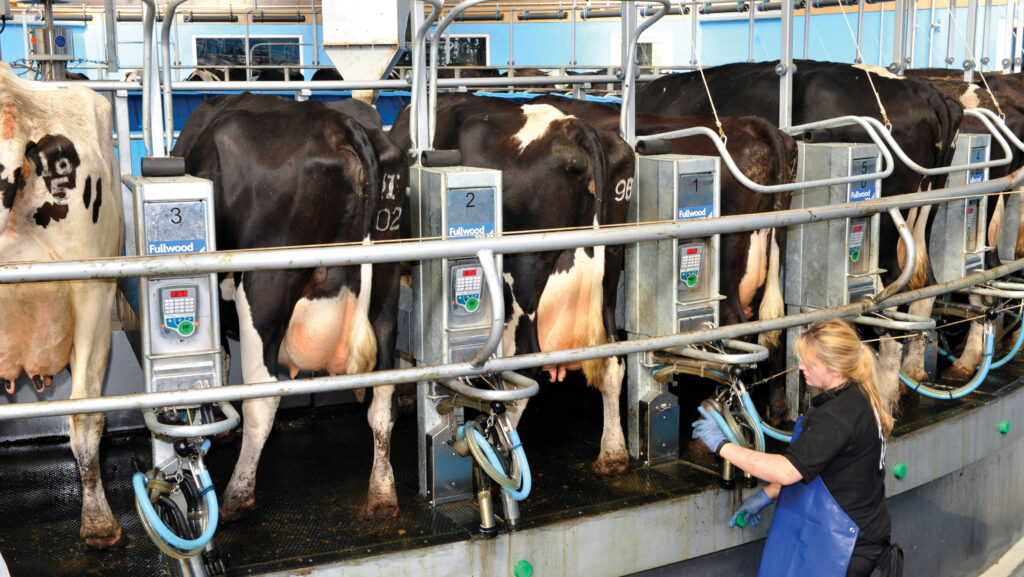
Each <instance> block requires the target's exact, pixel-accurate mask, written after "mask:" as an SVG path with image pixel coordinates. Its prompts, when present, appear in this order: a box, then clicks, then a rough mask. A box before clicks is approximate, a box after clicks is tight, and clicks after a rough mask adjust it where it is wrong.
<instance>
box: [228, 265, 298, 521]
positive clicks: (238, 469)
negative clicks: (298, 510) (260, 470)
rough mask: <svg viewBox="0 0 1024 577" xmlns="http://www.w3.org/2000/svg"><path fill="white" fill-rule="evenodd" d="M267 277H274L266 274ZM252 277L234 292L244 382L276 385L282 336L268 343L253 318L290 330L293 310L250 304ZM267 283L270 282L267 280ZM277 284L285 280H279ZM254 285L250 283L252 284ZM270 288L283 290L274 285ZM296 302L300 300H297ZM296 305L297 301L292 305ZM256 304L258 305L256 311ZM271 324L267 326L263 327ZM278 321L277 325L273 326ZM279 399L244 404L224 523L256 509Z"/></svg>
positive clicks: (263, 304)
mask: <svg viewBox="0 0 1024 577" xmlns="http://www.w3.org/2000/svg"><path fill="white" fill-rule="evenodd" d="M264 275H266V276H273V275H270V274H268V273H264ZM253 276H254V274H253V273H245V274H244V275H243V280H242V282H241V283H240V284H239V285H238V288H237V290H236V292H235V308H236V310H237V311H238V329H239V331H238V332H239V335H238V336H239V345H240V347H241V355H242V379H243V380H244V381H245V382H246V383H247V384H253V383H269V382H273V381H276V380H277V378H276V369H277V367H276V364H273V366H272V367H271V368H272V369H273V370H274V373H272V372H271V370H270V369H268V366H267V365H268V362H271V363H272V361H268V360H267V359H276V358H277V352H276V351H277V349H278V347H279V346H280V340H281V336H282V335H276V336H270V335H267V336H268V337H269V338H271V339H274V340H275V342H270V343H265V342H264V336H261V335H260V333H259V332H257V331H256V323H255V322H254V318H253V317H254V314H256V315H260V321H262V322H260V326H268V325H269V326H275V325H276V326H280V327H282V332H283V327H285V326H287V320H288V315H289V314H290V312H291V307H290V306H282V303H280V302H278V303H277V304H276V305H271V304H270V303H259V302H255V303H251V302H250V295H249V294H247V292H248V289H249V287H250V286H251V285H250V284H249V283H247V281H250V279H252V277H253ZM267 280H268V281H270V280H271V279H270V278H268V279H267ZM278 280H282V279H280V278H278ZM250 282H251V281H250ZM270 286H280V285H274V284H271V285H270ZM254 300H255V299H254ZM296 300H297V299H296ZM292 302H294V300H293V301H292ZM253 304H255V305H257V306H256V308H255V309H254V308H253V306H252V305H253ZM267 315H277V316H278V318H276V319H267V318H264V317H266V316H267ZM267 321H269V323H268V324H264V323H265V322H267ZM274 321H276V322H274ZM269 349H273V350H274V353H273V354H266V352H265V351H267V350H269ZM280 402H281V399H280V398H279V397H270V398H263V399H248V400H246V401H244V402H243V403H242V417H243V419H244V420H243V427H242V450H241V453H240V454H239V456H238V462H237V463H236V464H235V470H234V472H233V473H232V474H231V480H230V481H228V486H227V488H226V489H225V490H224V497H223V499H221V505H220V515H221V518H222V519H223V520H224V522H231V521H234V520H236V519H240V518H242V517H244V516H245V515H247V514H248V513H250V512H251V511H252V510H253V509H255V507H256V500H255V494H256V467H257V465H258V464H259V459H260V453H262V452H263V445H264V444H265V443H266V441H267V437H268V436H269V435H270V429H271V427H272V426H273V424H274V414H275V413H276V412H277V406H278V405H279V404H280Z"/></svg>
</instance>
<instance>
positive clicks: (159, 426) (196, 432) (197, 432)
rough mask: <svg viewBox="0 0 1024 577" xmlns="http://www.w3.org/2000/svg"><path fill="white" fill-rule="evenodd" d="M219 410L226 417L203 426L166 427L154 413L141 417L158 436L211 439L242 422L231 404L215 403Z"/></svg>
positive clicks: (144, 414) (144, 412)
mask: <svg viewBox="0 0 1024 577" xmlns="http://www.w3.org/2000/svg"><path fill="white" fill-rule="evenodd" d="M217 406H218V407H220V410H221V411H222V412H223V413H224V416H225V417H227V418H226V419H224V420H223V421H217V422H216V423H206V424H205V425H168V424H166V423H161V422H160V421H159V420H158V419H157V417H156V413H155V412H153V411H143V412H142V417H143V419H145V421H146V427H147V428H148V429H149V430H150V431H153V432H154V433H156V434H158V435H163V436H165V437H171V438H174V439H188V438H192V437H212V436H213V435H219V434H221V433H226V432H228V431H230V430H231V429H234V428H235V427H237V426H238V424H239V423H241V422H242V417H240V416H239V415H238V411H236V410H235V407H234V406H232V405H231V403H227V402H221V403H217Z"/></svg>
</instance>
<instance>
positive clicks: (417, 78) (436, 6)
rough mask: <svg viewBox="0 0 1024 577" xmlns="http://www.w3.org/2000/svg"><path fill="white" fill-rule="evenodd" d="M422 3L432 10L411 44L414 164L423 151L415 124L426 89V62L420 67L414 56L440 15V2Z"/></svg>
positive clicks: (411, 123) (419, 51)
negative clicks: (429, 6)
mask: <svg viewBox="0 0 1024 577" xmlns="http://www.w3.org/2000/svg"><path fill="white" fill-rule="evenodd" d="M424 1H425V2H429V3H430V5H431V7H432V8H433V10H432V11H431V13H430V14H429V15H428V16H427V17H426V18H424V20H423V25H422V26H420V27H419V29H418V30H417V31H416V38H415V40H414V43H413V61H412V97H411V100H410V101H409V139H410V140H411V141H412V154H413V156H414V157H415V159H416V162H419V158H420V152H421V151H422V150H423V147H422V146H421V145H420V138H419V136H420V135H419V126H418V124H417V122H416V119H417V115H418V114H422V111H420V110H419V104H418V103H419V99H420V95H421V94H422V92H423V90H424V89H425V88H426V86H425V81H426V79H425V78H424V77H423V75H424V73H425V72H426V70H424V68H425V67H426V60H424V62H423V65H422V66H420V65H419V58H417V57H416V55H417V54H422V53H423V50H424V48H425V47H426V39H427V32H429V31H430V26H431V25H433V24H434V22H435V21H437V17H438V16H440V15H441V0H424ZM434 66H435V67H436V66H437V63H436V62H435V63H434ZM432 113H433V112H431V114H432ZM431 146H432V143H430V142H428V143H427V148H430V147H431Z"/></svg>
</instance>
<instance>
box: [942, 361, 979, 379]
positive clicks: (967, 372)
mask: <svg viewBox="0 0 1024 577" xmlns="http://www.w3.org/2000/svg"><path fill="white" fill-rule="evenodd" d="M972 376H974V369H973V368H970V369H968V368H965V367H964V366H963V365H960V364H958V363H953V364H952V365H951V366H950V367H949V368H948V369H946V370H945V371H943V373H942V378H943V379H946V380H949V381H957V382H959V381H966V380H967V379H969V378H971V377H972Z"/></svg>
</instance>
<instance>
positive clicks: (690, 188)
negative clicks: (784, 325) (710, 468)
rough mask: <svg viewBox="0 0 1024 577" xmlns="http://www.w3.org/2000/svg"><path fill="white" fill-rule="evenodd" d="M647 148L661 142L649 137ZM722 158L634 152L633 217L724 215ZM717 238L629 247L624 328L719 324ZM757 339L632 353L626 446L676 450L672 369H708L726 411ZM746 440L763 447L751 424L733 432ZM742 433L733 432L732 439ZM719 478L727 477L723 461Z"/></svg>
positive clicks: (648, 330) (763, 353) (649, 458)
mask: <svg viewBox="0 0 1024 577" xmlns="http://www.w3.org/2000/svg"><path fill="white" fill-rule="evenodd" d="M646 149H647V150H652V151H655V152H656V151H657V146H656V145H653V144H652V143H647V147H646ZM719 163H720V160H719V159H718V158H717V157H709V156H683V155H674V154H660V155H655V156H638V157H637V171H636V173H637V188H636V190H637V192H636V194H634V195H633V196H632V198H631V201H630V202H631V204H630V208H629V210H630V220H631V221H632V222H649V221H665V220H674V221H685V220H691V219H701V218H713V217H715V216H718V215H719V214H720V207H719V190H720V164H719ZM718 286H719V237H718V235H712V236H710V237H706V238H697V239H683V240H678V239H674V238H671V239H666V240H659V241H650V242H641V243H637V244H635V245H629V246H627V247H626V331H627V332H628V334H629V337H630V338H632V339H636V338H647V337H653V336H659V335H668V334H675V333H681V332H687V331H693V330H700V329H707V328H715V327H717V326H718V322H719V302H720V301H721V300H722V299H723V298H724V297H722V296H721V295H720V294H719V288H718ZM767 356H768V351H767V349H765V348H764V347H761V346H759V345H756V344H751V343H746V342H741V341H734V340H725V341H722V342H718V343H706V344H704V345H702V346H700V347H697V346H685V347H679V348H677V349H672V350H665V351H653V352H645V353H635V354H631V355H629V358H628V363H629V369H628V370H627V374H628V375H629V380H628V395H629V401H628V402H629V450H630V454H631V456H633V457H634V458H637V459H639V460H640V461H641V462H643V463H644V464H646V465H653V464H658V463H662V462H666V461H669V460H672V459H677V458H678V457H679V405H678V403H677V398H676V396H675V395H673V394H672V393H670V392H669V391H668V389H667V381H668V380H669V379H671V377H672V375H675V374H690V375H697V376H702V377H705V378H710V379H712V380H715V381H717V382H719V383H720V384H721V385H722V388H721V390H720V393H721V394H720V395H718V396H719V397H720V398H721V399H722V401H723V404H720V405H719V406H718V409H719V410H720V411H721V412H722V413H724V414H726V415H730V417H729V418H730V419H731V413H730V412H729V410H728V409H727V408H726V407H727V405H728V404H730V403H731V399H733V398H738V397H737V396H736V395H733V394H732V393H733V392H737V393H738V392H739V391H742V390H744V389H743V384H742V382H741V381H740V378H739V377H740V376H741V375H742V374H743V372H744V369H746V368H749V367H752V366H753V364H754V363H756V362H758V361H761V360H764V359H766V358H767ZM739 435H740V437H741V438H742V442H743V444H744V445H747V446H752V447H756V448H758V449H763V448H764V443H763V436H761V435H760V432H759V431H757V429H756V427H750V428H749V430H748V431H741V432H739ZM737 440H739V439H737ZM723 477H724V478H725V480H726V481H727V482H729V483H730V484H731V482H732V469H731V466H730V465H729V464H728V463H726V464H725V469H724V470H723Z"/></svg>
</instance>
